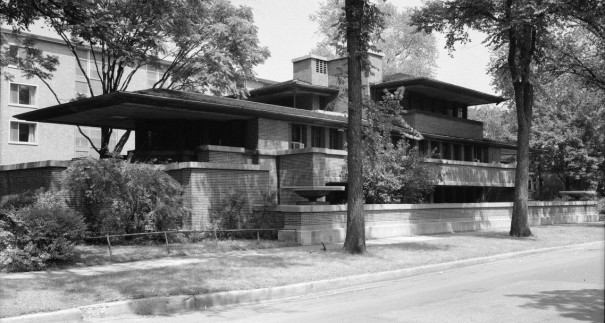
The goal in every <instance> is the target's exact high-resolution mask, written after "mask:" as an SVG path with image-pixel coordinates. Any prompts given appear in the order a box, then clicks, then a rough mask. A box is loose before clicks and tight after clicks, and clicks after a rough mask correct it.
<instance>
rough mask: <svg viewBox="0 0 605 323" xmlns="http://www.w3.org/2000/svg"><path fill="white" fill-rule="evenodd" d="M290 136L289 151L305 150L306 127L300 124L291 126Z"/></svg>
mask: <svg viewBox="0 0 605 323" xmlns="http://www.w3.org/2000/svg"><path fill="white" fill-rule="evenodd" d="M291 129H292V135H291V138H290V139H291V140H290V149H299V148H305V146H306V144H307V126H305V125H302V124H292V125H291Z"/></svg>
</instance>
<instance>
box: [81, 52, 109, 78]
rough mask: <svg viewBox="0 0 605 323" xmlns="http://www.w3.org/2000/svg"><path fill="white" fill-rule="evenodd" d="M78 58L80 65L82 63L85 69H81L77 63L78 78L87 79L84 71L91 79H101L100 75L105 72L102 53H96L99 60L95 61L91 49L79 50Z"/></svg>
mask: <svg viewBox="0 0 605 323" xmlns="http://www.w3.org/2000/svg"><path fill="white" fill-rule="evenodd" d="M78 59H79V60H80V65H82V69H83V70H84V71H82V69H80V66H78V65H77V64H76V79H78V80H82V81H85V80H86V77H85V76H84V73H86V75H87V76H88V78H89V79H91V80H100V79H101V77H100V75H102V73H103V65H102V63H101V54H98V55H96V59H97V60H98V61H95V56H94V55H92V54H91V53H90V51H87V50H78ZM95 63H96V65H95ZM97 69H98V70H97Z"/></svg>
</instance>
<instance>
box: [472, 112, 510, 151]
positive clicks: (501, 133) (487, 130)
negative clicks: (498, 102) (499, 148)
mask: <svg viewBox="0 0 605 323" xmlns="http://www.w3.org/2000/svg"><path fill="white" fill-rule="evenodd" d="M468 118H469V119H471V120H477V121H481V122H483V138H486V139H490V140H495V141H500V142H515V141H516V140H517V138H516V136H515V133H516V130H517V128H516V124H517V120H516V117H515V115H514V111H513V110H511V109H509V108H508V107H501V106H500V107H499V106H493V105H482V106H476V107H469V109H468Z"/></svg>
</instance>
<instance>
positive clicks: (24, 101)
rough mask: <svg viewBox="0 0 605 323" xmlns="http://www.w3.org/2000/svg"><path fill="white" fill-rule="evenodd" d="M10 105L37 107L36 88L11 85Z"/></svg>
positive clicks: (33, 86)
mask: <svg viewBox="0 0 605 323" xmlns="http://www.w3.org/2000/svg"><path fill="white" fill-rule="evenodd" d="M9 103H10V104H18V105H26V106H35V105H36V86H35V85H25V84H17V83H11V84H10V99H9Z"/></svg>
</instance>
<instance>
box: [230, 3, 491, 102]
mask: <svg viewBox="0 0 605 323" xmlns="http://www.w3.org/2000/svg"><path fill="white" fill-rule="evenodd" d="M387 1H389V2H391V3H393V4H394V5H395V6H397V7H398V8H400V9H401V8H404V7H407V6H409V7H414V6H420V5H422V1H421V0H387ZM232 2H233V3H234V4H237V5H246V6H249V7H251V8H252V11H253V13H254V21H255V24H256V26H257V27H258V37H259V41H260V44H261V45H262V46H267V47H268V48H269V51H270V52H271V57H269V58H268V59H267V60H266V61H265V63H264V64H262V65H259V66H257V67H256V68H255V72H256V73H257V77H259V78H264V79H269V80H274V81H287V80H291V79H292V59H293V58H296V57H300V56H304V55H307V54H309V51H310V50H311V49H312V48H313V47H315V44H317V43H318V42H319V41H320V40H321V37H320V36H319V35H317V33H316V30H317V26H316V25H315V23H313V22H312V21H311V19H309V16H310V15H311V14H313V13H315V12H316V11H317V10H318V9H319V4H320V3H321V1H320V0H232ZM469 34H470V36H471V40H472V41H471V42H470V43H468V44H466V45H459V46H457V47H456V51H454V52H452V53H451V54H452V55H453V57H450V55H449V54H448V51H447V50H446V49H444V45H445V39H444V37H443V35H440V34H436V37H437V47H438V48H439V58H438V60H437V65H438V67H437V70H436V78H437V79H438V80H440V81H444V82H448V83H453V84H456V85H460V86H464V87H467V88H471V89H473V90H477V91H481V92H486V93H490V94H496V93H495V92H494V90H493V88H492V86H491V85H490V82H491V77H490V76H489V75H488V74H487V65H488V63H489V51H488V49H487V48H485V46H483V45H482V44H481V41H482V40H483V39H484V38H485V36H484V35H482V34H481V33H479V32H470V33H469Z"/></svg>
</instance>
